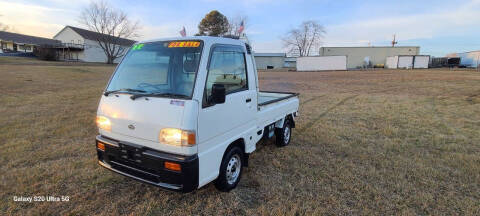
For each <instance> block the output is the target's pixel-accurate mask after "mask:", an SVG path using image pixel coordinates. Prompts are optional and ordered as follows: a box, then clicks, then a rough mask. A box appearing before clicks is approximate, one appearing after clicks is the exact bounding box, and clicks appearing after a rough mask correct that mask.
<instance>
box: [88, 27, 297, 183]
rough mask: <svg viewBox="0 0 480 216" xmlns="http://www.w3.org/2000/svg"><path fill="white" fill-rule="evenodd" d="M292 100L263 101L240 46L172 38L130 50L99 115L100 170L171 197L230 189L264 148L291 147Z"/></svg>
mask: <svg viewBox="0 0 480 216" xmlns="http://www.w3.org/2000/svg"><path fill="white" fill-rule="evenodd" d="M298 107H299V98H298V94H296V93H285V92H263V91H259V88H258V74H257V70H256V66H255V59H254V57H253V52H252V50H251V47H250V45H249V44H248V43H246V42H244V41H242V40H237V39H232V38H225V37H207V36H198V37H179V38H168V39H162V40H150V41H142V42H138V43H136V44H134V45H133V46H132V47H131V48H130V50H129V51H128V52H127V53H126V55H125V56H124V57H123V59H122V61H121V63H120V64H119V65H118V66H117V67H116V69H115V72H114V73H113V75H112V76H111V78H110V81H109V83H108V85H107V87H106V89H105V91H104V92H103V95H102V97H101V99H100V103H99V106H98V111H97V117H96V123H97V126H98V131H99V135H98V136H97V137H96V149H97V156H98V163H99V164H100V165H101V166H103V167H105V168H107V169H109V170H111V171H113V172H116V173H119V174H122V175H124V176H127V177H131V178H133V179H136V180H139V181H141V182H145V183H149V184H152V185H155V186H159V187H161V188H166V189H170V190H174V191H181V192H190V191H193V190H195V189H198V188H200V187H202V186H205V185H206V184H208V183H209V182H212V181H214V182H215V186H216V187H217V189H219V190H220V191H230V190H231V189H233V188H235V187H236V186H237V184H238V182H239V180H240V176H241V175H242V171H243V167H245V166H247V165H248V156H249V155H250V154H251V153H252V152H253V151H255V149H256V145H257V143H258V142H259V141H260V140H261V139H262V138H271V137H273V136H274V135H275V137H276V144H277V145H278V146H285V145H288V144H289V143H290V139H291V134H292V128H294V127H295V118H296V117H297V115H298Z"/></svg>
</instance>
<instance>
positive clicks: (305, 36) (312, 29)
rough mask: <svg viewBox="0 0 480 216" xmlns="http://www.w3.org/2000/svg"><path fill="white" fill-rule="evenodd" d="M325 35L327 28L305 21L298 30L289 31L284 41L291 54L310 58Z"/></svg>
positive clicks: (311, 21) (314, 22)
mask: <svg viewBox="0 0 480 216" xmlns="http://www.w3.org/2000/svg"><path fill="white" fill-rule="evenodd" d="M325 34H326V31H325V28H324V27H323V26H322V25H321V24H319V23H318V22H316V21H313V20H309V21H304V22H303V23H302V24H301V25H300V26H299V27H298V28H294V29H292V30H290V31H288V32H287V34H286V36H285V37H284V38H282V41H283V45H284V47H285V48H287V49H288V52H289V53H293V54H295V55H298V56H309V55H310V53H311V52H312V51H313V50H315V49H316V48H319V46H320V44H321V42H322V39H323V36H324V35H325Z"/></svg>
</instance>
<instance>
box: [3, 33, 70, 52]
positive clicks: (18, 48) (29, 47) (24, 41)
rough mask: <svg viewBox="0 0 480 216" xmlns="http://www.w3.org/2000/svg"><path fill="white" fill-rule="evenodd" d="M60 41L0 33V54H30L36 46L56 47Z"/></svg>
mask: <svg viewBox="0 0 480 216" xmlns="http://www.w3.org/2000/svg"><path fill="white" fill-rule="evenodd" d="M60 44H61V43H60V41H57V40H52V39H48V38H42V37H35V36H30V35H24V34H17V33H12V32H6V31H0V53H18V52H22V53H31V52H33V50H34V49H35V48H37V47H38V46H43V45H48V46H58V45H60Z"/></svg>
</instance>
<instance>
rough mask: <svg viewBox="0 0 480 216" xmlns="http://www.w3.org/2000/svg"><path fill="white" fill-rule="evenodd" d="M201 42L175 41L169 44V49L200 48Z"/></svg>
mask: <svg viewBox="0 0 480 216" xmlns="http://www.w3.org/2000/svg"><path fill="white" fill-rule="evenodd" d="M199 46H200V42H198V41H174V42H170V43H169V44H168V48H176V47H199Z"/></svg>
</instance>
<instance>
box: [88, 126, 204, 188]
mask: <svg viewBox="0 0 480 216" xmlns="http://www.w3.org/2000/svg"><path fill="white" fill-rule="evenodd" d="M95 142H96V143H97V142H100V143H103V144H104V146H105V151H102V150H100V149H98V148H97V155H98V163H99V164H100V165H101V166H103V167H105V168H107V169H109V170H111V171H113V172H116V173H119V174H122V175H124V176H128V177H130V178H133V179H136V180H138V181H141V182H145V183H148V184H152V185H155V186H159V187H162V188H166V189H170V190H175V191H181V192H190V191H193V190H195V189H196V188H197V187H198V157H197V155H192V156H183V155H175V154H170V153H165V152H160V151H157V150H154V149H150V148H148V147H144V146H140V145H136V144H133V143H128V142H122V141H118V140H113V139H110V138H107V137H104V136H101V135H98V136H97V137H96V141H95ZM165 162H175V163H178V164H180V165H181V171H172V170H167V169H165V168H164V163H165Z"/></svg>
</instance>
